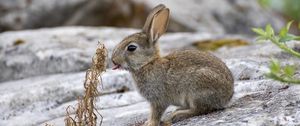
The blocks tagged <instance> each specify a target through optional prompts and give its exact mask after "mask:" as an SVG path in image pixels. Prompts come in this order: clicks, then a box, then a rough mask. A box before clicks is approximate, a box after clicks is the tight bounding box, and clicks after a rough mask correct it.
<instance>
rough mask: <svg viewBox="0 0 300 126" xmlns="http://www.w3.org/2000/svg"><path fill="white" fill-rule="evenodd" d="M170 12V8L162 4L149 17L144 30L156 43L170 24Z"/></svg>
mask: <svg viewBox="0 0 300 126" xmlns="http://www.w3.org/2000/svg"><path fill="white" fill-rule="evenodd" d="M169 13H170V12H169V9H168V8H166V7H165V6H164V5H162V4H160V5H158V6H156V7H155V8H154V9H153V10H152V12H151V13H150V14H149V16H148V17H147V20H146V23H145V25H144V28H143V31H144V32H145V33H146V34H147V35H148V37H149V41H150V42H153V43H155V42H156V41H157V40H158V38H159V37H160V36H161V35H162V34H164V33H165V32H166V30H167V27H168V24H169Z"/></svg>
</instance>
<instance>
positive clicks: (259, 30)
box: [252, 28, 266, 36]
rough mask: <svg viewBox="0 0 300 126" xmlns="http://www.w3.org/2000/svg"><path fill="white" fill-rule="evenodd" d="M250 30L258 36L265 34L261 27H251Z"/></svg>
mask: <svg viewBox="0 0 300 126" xmlns="http://www.w3.org/2000/svg"><path fill="white" fill-rule="evenodd" d="M252 31H253V32H255V33H256V34H258V35H260V36H266V32H265V31H264V30H263V29H262V28H252Z"/></svg>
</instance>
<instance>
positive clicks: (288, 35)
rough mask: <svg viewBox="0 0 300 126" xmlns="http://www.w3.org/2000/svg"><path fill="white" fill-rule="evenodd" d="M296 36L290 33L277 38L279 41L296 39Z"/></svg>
mask: <svg viewBox="0 0 300 126" xmlns="http://www.w3.org/2000/svg"><path fill="white" fill-rule="evenodd" d="M297 38H298V36H295V35H292V34H287V35H286V36H285V37H281V38H280V39H279V42H287V41H291V40H297Z"/></svg>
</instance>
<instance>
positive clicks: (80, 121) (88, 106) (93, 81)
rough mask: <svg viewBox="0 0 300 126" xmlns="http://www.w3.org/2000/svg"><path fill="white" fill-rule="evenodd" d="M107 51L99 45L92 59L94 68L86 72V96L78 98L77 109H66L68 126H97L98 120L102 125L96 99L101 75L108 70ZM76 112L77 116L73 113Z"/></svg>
mask: <svg viewBox="0 0 300 126" xmlns="http://www.w3.org/2000/svg"><path fill="white" fill-rule="evenodd" d="M106 57H107V49H106V48H105V46H104V45H103V44H100V43H99V44H98V47H97V50H96V54H95V55H94V57H93V59H92V66H91V68H90V69H88V70H87V71H86V76H85V81H84V88H85V92H84V96H83V97H80V98H78V104H77V105H76V108H75V107H73V106H69V107H68V108H67V109H66V117H65V125H66V126H96V125H97V120H98V119H100V121H99V122H100V123H99V125H101V124H102V118H103V117H102V116H101V114H100V113H99V112H98V110H97V109H96V108H95V100H96V97H97V96H99V91H98V89H97V87H98V86H99V85H100V84H101V79H100V80H99V79H98V78H101V76H100V74H101V73H102V72H104V71H105V69H106ZM72 110H73V113H74V111H75V116H73V117H72V116H71V113H72Z"/></svg>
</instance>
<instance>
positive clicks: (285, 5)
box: [257, 0, 300, 21]
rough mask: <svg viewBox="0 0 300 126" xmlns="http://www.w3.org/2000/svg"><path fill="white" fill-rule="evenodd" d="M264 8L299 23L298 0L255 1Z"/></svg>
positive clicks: (299, 2)
mask: <svg viewBox="0 0 300 126" xmlns="http://www.w3.org/2000/svg"><path fill="white" fill-rule="evenodd" d="M257 2H258V3H259V4H260V5H261V6H262V7H264V8H271V9H274V10H276V11H279V12H280V13H283V14H284V15H286V16H288V17H289V18H290V19H293V20H297V21H300V14H299V13H300V0H257Z"/></svg>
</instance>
